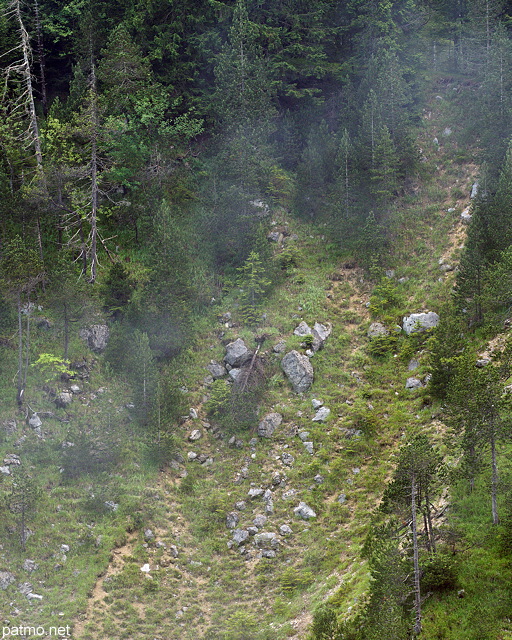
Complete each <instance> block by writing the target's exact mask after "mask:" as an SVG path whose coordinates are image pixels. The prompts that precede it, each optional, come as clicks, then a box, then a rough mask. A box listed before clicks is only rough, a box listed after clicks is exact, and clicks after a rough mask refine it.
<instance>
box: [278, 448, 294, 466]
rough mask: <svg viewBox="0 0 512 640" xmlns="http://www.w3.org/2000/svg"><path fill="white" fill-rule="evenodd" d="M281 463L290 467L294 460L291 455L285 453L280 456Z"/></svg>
mask: <svg viewBox="0 0 512 640" xmlns="http://www.w3.org/2000/svg"><path fill="white" fill-rule="evenodd" d="M281 462H282V463H283V464H285V465H286V466H287V467H291V466H292V464H293V463H294V462H295V458H294V457H293V456H292V454H291V453H287V452H286V451H285V452H284V453H282V454H281Z"/></svg>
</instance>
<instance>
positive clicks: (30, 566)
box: [23, 558, 39, 573]
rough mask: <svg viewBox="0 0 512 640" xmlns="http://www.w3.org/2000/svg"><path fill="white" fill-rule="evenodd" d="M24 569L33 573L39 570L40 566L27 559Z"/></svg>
mask: <svg viewBox="0 0 512 640" xmlns="http://www.w3.org/2000/svg"><path fill="white" fill-rule="evenodd" d="M23 568H24V569H25V571H28V573H32V571H36V570H37V569H38V568H39V565H38V564H37V562H35V560H29V559H28V558H27V559H26V560H25V562H24V563H23Z"/></svg>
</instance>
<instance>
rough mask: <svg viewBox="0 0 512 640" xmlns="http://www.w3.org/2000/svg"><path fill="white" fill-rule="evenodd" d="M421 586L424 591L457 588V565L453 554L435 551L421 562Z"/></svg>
mask: <svg viewBox="0 0 512 640" xmlns="http://www.w3.org/2000/svg"><path fill="white" fill-rule="evenodd" d="M421 571H422V575H421V586H422V590H423V592H424V593H428V592H429V591H446V590H449V589H456V588H457V567H456V563H455V559H454V557H453V554H451V555H450V554H448V553H447V552H445V553H437V554H436V555H434V556H430V557H428V558H426V559H424V560H423V561H422V562H421Z"/></svg>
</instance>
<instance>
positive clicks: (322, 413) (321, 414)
mask: <svg viewBox="0 0 512 640" xmlns="http://www.w3.org/2000/svg"><path fill="white" fill-rule="evenodd" d="M330 413H331V410H330V409H328V408H327V407H320V409H318V411H317V412H316V413H315V417H314V418H312V420H313V422H325V421H326V420H327V418H328V417H329V415H330Z"/></svg>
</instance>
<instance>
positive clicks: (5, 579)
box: [0, 571, 16, 589]
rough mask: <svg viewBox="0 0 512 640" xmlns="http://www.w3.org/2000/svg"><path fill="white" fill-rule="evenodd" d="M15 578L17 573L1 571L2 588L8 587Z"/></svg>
mask: <svg viewBox="0 0 512 640" xmlns="http://www.w3.org/2000/svg"><path fill="white" fill-rule="evenodd" d="M15 580H16V577H15V575H14V574H13V573H11V572H10V571H0V589H7V587H8V586H9V585H11V584H12V583H13V582H14V581H15Z"/></svg>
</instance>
